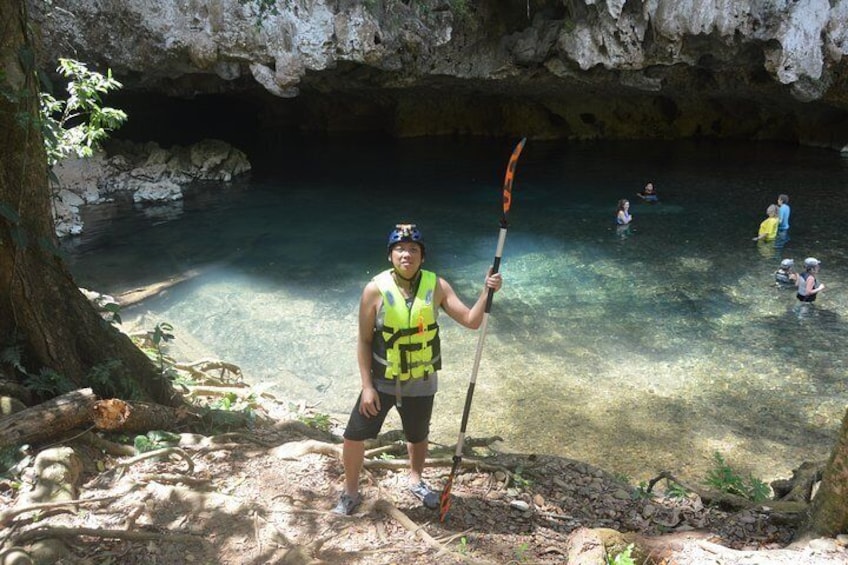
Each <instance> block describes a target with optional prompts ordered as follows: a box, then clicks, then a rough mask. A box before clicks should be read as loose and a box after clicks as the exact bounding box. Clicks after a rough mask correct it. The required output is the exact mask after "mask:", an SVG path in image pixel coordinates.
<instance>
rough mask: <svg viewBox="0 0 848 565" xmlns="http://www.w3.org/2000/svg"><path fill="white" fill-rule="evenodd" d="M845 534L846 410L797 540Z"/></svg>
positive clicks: (847, 483) (847, 515)
mask: <svg viewBox="0 0 848 565" xmlns="http://www.w3.org/2000/svg"><path fill="white" fill-rule="evenodd" d="M846 531H848V410H846V411H845V416H843V418H842V429H841V430H840V432H839V439H838V440H837V442H836V445H835V446H834V448H833V451H832V452H831V454H830V459H829V460H828V462H827V466H826V467H825V468H824V474H823V476H822V482H821V486H820V487H819V490H818V493H816V496H815V498H813V504H812V508H811V510H810V517H809V519H808V520H807V523H806V524H805V525H804V527H803V528H802V529H801V530H800V531H799V532H798V535H797V536H796V539H797V540H804V539H808V538H813V537H822V536H827V537H834V536H836V535H837V534H840V533H844V532H846Z"/></svg>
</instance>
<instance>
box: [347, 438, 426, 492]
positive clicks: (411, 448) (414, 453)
mask: <svg viewBox="0 0 848 565" xmlns="http://www.w3.org/2000/svg"><path fill="white" fill-rule="evenodd" d="M428 445H429V440H428V439H425V440H424V441H419V442H418V443H410V442H406V452H407V453H408V454H409V484H410V485H417V484H418V483H420V482H421V473H422V472H423V471H424V461H425V460H426V459H427V447H428ZM363 457H364V454H363Z"/></svg>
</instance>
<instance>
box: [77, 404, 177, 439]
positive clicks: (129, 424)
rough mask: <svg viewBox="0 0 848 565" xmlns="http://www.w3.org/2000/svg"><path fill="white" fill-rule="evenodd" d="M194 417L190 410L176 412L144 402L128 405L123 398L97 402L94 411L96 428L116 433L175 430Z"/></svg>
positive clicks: (92, 410)
mask: <svg viewBox="0 0 848 565" xmlns="http://www.w3.org/2000/svg"><path fill="white" fill-rule="evenodd" d="M191 416H192V414H191V413H190V412H189V410H188V409H187V407H177V408H173V407H171V406H164V405H162V404H154V403H152V402H141V401H133V402H126V401H124V400H121V399H119V398H110V399H107V400H100V401H98V402H95V403H94V405H93V406H92V409H91V421H92V422H93V423H94V427H95V428H97V429H98V430H108V431H112V432H128V433H135V432H147V431H150V430H173V429H176V428H178V427H179V426H180V424H182V423H183V422H184V421H185V420H186V419H188V418H189V417H191Z"/></svg>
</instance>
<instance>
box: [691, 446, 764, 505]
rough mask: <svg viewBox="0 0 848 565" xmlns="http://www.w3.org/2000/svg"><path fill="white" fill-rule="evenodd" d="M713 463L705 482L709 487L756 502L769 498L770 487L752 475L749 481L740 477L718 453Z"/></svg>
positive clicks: (714, 456) (714, 455)
mask: <svg viewBox="0 0 848 565" xmlns="http://www.w3.org/2000/svg"><path fill="white" fill-rule="evenodd" d="M713 463H714V467H713V468H712V469H711V470H710V471H708V472H707V480H706V481H705V482H706V484H708V485H709V486H711V487H713V488H714V489H716V490H719V491H721V492H726V493H729V494H735V495H737V496H741V497H744V498H747V499H748V500H753V501H754V502H762V501H764V500H766V499H767V498H768V497H769V494H770V492H769V487H768V485H766V484H765V483H764V482H763V481H761V480H760V479H757V478H755V477H753V476H751V475H748V478H747V479H746V478H743V477H741V476H740V475H738V474H737V473H736V471H734V470H733V468H732V467H730V465H728V464H727V462H725V460H724V457H722V455H721V453H719V452H718V451H716V452H715V453H714V454H713Z"/></svg>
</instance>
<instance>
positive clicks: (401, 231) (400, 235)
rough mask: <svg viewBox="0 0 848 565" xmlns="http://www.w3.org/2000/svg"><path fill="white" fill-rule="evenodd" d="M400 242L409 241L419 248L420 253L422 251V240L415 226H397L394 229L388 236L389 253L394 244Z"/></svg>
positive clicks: (419, 231)
mask: <svg viewBox="0 0 848 565" xmlns="http://www.w3.org/2000/svg"><path fill="white" fill-rule="evenodd" d="M402 241H411V242H413V243H417V244H418V245H420V246H421V251H424V238H423V237H422V235H421V230H419V229H418V228H417V227H416V226H415V224H398V225H396V226H395V229H393V230H392V232H391V233H390V234H389V242H388V244H387V247H388V250H389V251H391V250H392V247H393V246H394V245H395V244H396V243H400V242H402Z"/></svg>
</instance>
